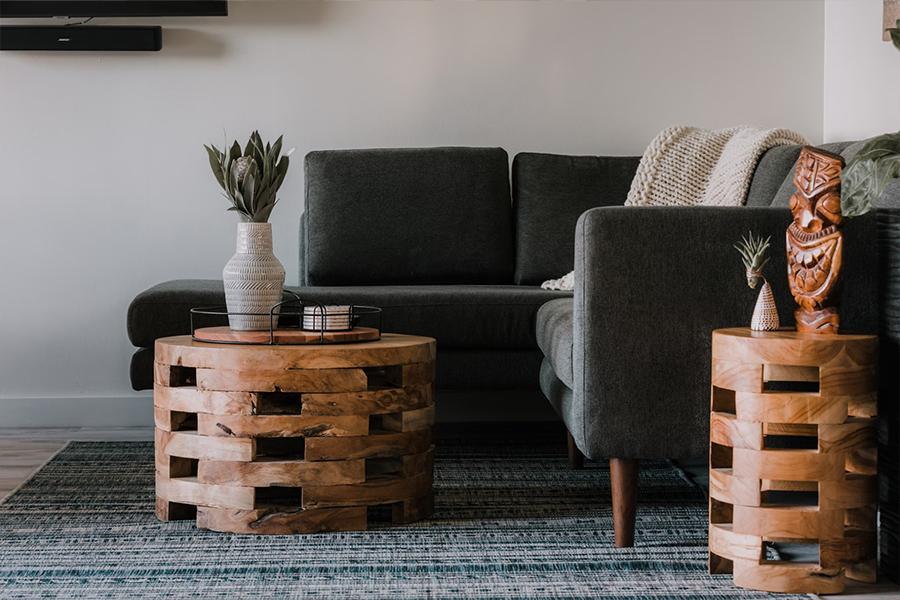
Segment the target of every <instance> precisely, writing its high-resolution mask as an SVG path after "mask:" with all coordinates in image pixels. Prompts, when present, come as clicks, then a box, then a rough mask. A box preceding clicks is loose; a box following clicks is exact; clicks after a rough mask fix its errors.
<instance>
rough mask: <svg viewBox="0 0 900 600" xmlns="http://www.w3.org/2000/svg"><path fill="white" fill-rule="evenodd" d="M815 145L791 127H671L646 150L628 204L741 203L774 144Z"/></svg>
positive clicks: (698, 204) (633, 182) (696, 204)
mask: <svg viewBox="0 0 900 600" xmlns="http://www.w3.org/2000/svg"><path fill="white" fill-rule="evenodd" d="M791 144H800V145H805V144H809V142H808V141H807V139H806V138H805V137H803V136H802V135H800V134H799V133H796V132H794V131H791V130H789V129H758V128H756V127H750V126H747V125H744V126H741V127H729V128H727V129H698V128H697V127H685V126H678V127H669V128H668V129H664V130H662V131H661V132H660V134H659V135H657V136H656V138H655V139H654V140H653V141H652V142H651V143H650V146H649V147H648V148H647V150H646V151H645V152H644V156H643V157H642V158H641V162H640V165H638V170H637V173H636V174H635V176H634V180H633V181H632V182H631V190H630V191H629V192H628V199H627V200H626V201H625V205H626V206H740V205H742V204H743V203H744V200H745V199H746V197H747V190H748V189H749V188H750V179H751V177H753V171H754V170H755V169H756V163H757V162H758V161H759V157H760V156H762V155H763V153H765V151H766V150H768V149H769V148H773V147H775V146H787V145H791Z"/></svg>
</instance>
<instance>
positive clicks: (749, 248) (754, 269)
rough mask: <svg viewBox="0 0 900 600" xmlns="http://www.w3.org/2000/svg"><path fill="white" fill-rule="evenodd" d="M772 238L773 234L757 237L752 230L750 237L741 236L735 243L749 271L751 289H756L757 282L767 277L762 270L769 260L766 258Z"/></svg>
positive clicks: (748, 281)
mask: <svg viewBox="0 0 900 600" xmlns="http://www.w3.org/2000/svg"><path fill="white" fill-rule="evenodd" d="M771 239H772V236H769V237H767V238H766V239H765V240H763V239H762V236H759V237H755V236H754V235H753V232H752V231H751V232H750V237H749V239H748V238H745V237H743V236H741V242H740V243H738V244H735V245H734V247H735V248H736V249H737V251H738V252H740V253H741V260H743V262H744V268H745V269H746V271H747V285H749V286H750V289H754V290H755V289H756V284H757V283H759V280H760V278H762V279H763V280H764V281H765V277H763V276H762V270H763V267H765V266H766V263H768V262H769V259H768V258H766V251H767V250H768V249H769V240H771Z"/></svg>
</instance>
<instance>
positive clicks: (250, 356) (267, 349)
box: [155, 333, 437, 391]
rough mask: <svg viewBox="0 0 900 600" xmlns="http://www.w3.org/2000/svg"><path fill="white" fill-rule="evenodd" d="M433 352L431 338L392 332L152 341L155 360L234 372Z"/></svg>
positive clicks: (354, 364)
mask: <svg viewBox="0 0 900 600" xmlns="http://www.w3.org/2000/svg"><path fill="white" fill-rule="evenodd" d="M436 356H437V345H436V343H435V341H434V340H433V339H431V338H426V337H418V336H413V335H398V334H393V333H384V334H382V336H381V339H380V340H378V341H376V342H363V343H353V344H331V345H324V346H322V345H310V346H268V345H266V346H244V345H233V344H210V343H205V342H195V341H193V340H192V339H191V336H189V335H181V336H174V337H168V338H160V339H158V340H156V345H155V359H156V362H158V363H162V364H166V365H183V366H185V367H193V368H199V369H226V370H234V371H254V370H280V369H348V368H363V367H383V366H385V365H406V364H414V363H428V362H432V361H434V360H435V357H436ZM232 391H233V390H232ZM330 391H336V390H330Z"/></svg>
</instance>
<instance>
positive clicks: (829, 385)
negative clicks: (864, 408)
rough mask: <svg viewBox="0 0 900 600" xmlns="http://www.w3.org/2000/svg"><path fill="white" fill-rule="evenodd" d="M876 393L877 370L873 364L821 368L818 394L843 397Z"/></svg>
mask: <svg viewBox="0 0 900 600" xmlns="http://www.w3.org/2000/svg"><path fill="white" fill-rule="evenodd" d="M877 391H878V369H877V368H876V366H875V365H874V364H869V365H863V366H853V367H822V369H821V371H820V373H819V394H820V395H822V396H845V395H849V394H865V393H873V392H877Z"/></svg>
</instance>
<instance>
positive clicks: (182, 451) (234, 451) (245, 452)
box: [155, 429, 256, 462]
mask: <svg viewBox="0 0 900 600" xmlns="http://www.w3.org/2000/svg"><path fill="white" fill-rule="evenodd" d="M155 435H156V451H157V453H160V452H161V453H163V454H166V455H168V456H179V457H182V458H197V459H207V460H210V459H211V460H236V461H243V462H249V461H251V460H253V459H255V458H256V440H254V439H250V438H220V437H204V436H200V435H198V434H197V432H196V431H184V432H181V431H179V432H175V433H169V432H166V431H160V430H159V429H157V430H156V434H155Z"/></svg>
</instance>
